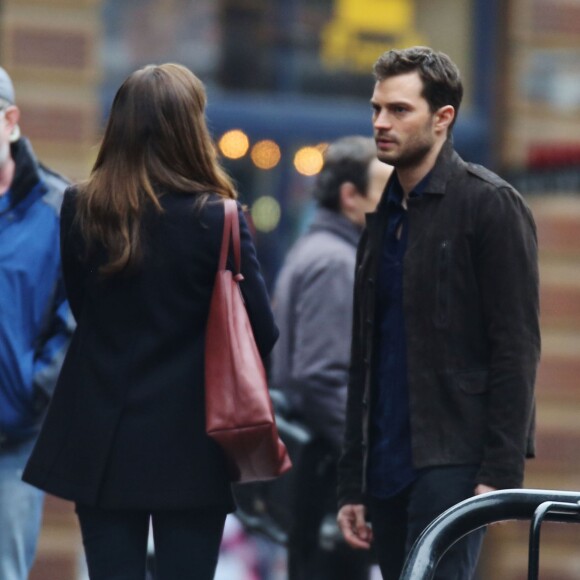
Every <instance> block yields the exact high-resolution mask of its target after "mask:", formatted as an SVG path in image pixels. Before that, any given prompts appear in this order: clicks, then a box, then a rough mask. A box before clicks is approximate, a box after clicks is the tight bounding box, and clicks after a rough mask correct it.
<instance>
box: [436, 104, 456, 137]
mask: <svg viewBox="0 0 580 580" xmlns="http://www.w3.org/2000/svg"><path fill="white" fill-rule="evenodd" d="M453 119H455V107H453V105H445V106H444V107H441V108H440V109H438V110H437V111H436V112H435V129H436V130H437V131H438V132H444V131H447V130H448V129H449V127H450V126H451V123H453Z"/></svg>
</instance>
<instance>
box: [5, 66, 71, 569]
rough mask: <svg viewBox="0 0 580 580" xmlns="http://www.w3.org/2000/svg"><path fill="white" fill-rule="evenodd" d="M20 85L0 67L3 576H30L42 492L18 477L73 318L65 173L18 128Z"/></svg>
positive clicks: (47, 396) (39, 517) (37, 429)
mask: <svg viewBox="0 0 580 580" xmlns="http://www.w3.org/2000/svg"><path fill="white" fill-rule="evenodd" d="M19 118H20V111H19V109H18V107H17V106H16V101H15V97H14V86H13V84H12V81H11V79H10V77H9V76H8V73H7V72H6V71H5V70H4V69H3V68H1V67H0V296H2V299H1V300H0V529H1V530H2V531H1V532H0V578H2V580H25V579H26V578H28V574H29V572H30V569H31V567H32V563H33V561H34V555H35V552H36V544H37V539H38V535H39V533H40V526H41V521H42V506H43V500H44V494H43V493H42V492H41V491H40V490H38V489H36V488H34V487H32V486H30V485H28V484H27V483H24V482H23V481H22V479H21V478H22V470H23V469H24V466H25V464H26V461H27V460H28V457H29V455H30V452H31V450H32V446H33V444H34V441H35V439H36V436H37V435H38V431H39V429H40V424H41V421H42V418H43V416H44V411H45V409H46V406H47V404H48V401H49V399H50V396H51V394H52V391H53V389H54V385H55V382H56V378H57V375H58V371H59V368H60V364H61V362H62V359H63V357H64V352H65V350H66V347H67V345H68V342H69V339H70V334H71V332H72V327H73V326H74V321H73V318H72V315H71V314H70V311H69V308H68V304H67V302H66V299H65V294H64V286H63V282H62V277H61V265H60V253H59V247H58V231H59V212H60V205H61V202H62V194H63V191H64V189H65V188H66V186H67V182H66V181H65V180H64V179H63V178H62V177H61V176H60V175H57V174H56V173H54V172H52V171H50V170H49V169H47V168H46V167H45V166H44V165H42V164H41V163H40V162H39V161H38V160H37V159H36V156H35V155H34V152H33V150H32V147H31V145H30V142H29V141H28V140H27V139H26V138H24V137H21V136H20V130H19V126H18V122H19Z"/></svg>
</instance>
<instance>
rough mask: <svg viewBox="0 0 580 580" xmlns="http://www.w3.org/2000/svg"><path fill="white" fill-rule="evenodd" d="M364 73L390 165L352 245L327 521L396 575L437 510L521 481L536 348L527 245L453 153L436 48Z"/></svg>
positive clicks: (490, 188) (449, 566)
mask: <svg viewBox="0 0 580 580" xmlns="http://www.w3.org/2000/svg"><path fill="white" fill-rule="evenodd" d="M375 78H376V84H375V89H374V93H373V96H372V99H371V104H372V108H373V126H374V134H375V141H376V145H377V155H378V158H379V159H380V160H381V161H384V162H386V163H389V164H391V165H394V166H395V173H394V175H393V177H392V178H391V179H390V181H389V183H388V184H387V189H386V191H385V194H384V195H383V198H382V200H381V203H380V204H379V207H378V210H377V212H376V213H373V214H369V215H367V227H366V230H365V233H364V234H363V237H362V239H361V243H360V244H359V248H358V255H357V270H356V272H357V274H356V281H355V298H354V304H355V311H354V316H353V343H352V360H351V369H350V377H349V395H348V410H347V429H346V435H345V445H344V452H343V456H342V459H341V462H340V465H339V486H338V495H339V505H340V506H341V509H340V511H339V515H338V522H339V525H340V527H341V529H342V531H343V534H344V536H345V538H346V540H347V542H349V544H351V545H352V546H353V547H355V548H361V549H365V548H369V547H370V545H371V543H373V544H374V546H375V548H376V552H377V555H378V558H379V563H380V567H381V571H382V574H383V577H384V578H385V579H391V578H392V579H396V578H398V577H399V574H400V572H401V569H402V566H403V563H404V559H405V557H406V554H407V552H408V550H409V549H410V547H411V546H412V544H413V542H414V540H415V539H416V538H417V536H418V535H419V534H420V533H421V531H422V530H423V529H424V528H425V526H426V525H427V524H429V522H430V521H431V520H432V519H434V518H435V517H436V516H437V515H439V514H440V513H442V512H443V511H445V510H446V509H447V508H449V507H451V506H452V505H454V504H455V503H457V502H459V501H461V500H463V499H466V498H467V497H470V496H472V495H474V494H480V493H485V492H488V491H492V490H494V489H499V488H512V487H519V486H521V485H522V482H523V471H524V459H525V457H526V456H531V455H533V425H534V382H535V373H536V368H537V363H538V360H539V353H540V335H539V323H538V266H537V241H536V231H535V225H534V221H533V218H532V215H531V213H530V211H529V209H528V207H527V206H526V204H525V202H524V201H523V200H522V198H521V196H520V195H519V194H518V193H517V192H516V191H515V190H514V189H513V188H512V187H511V186H510V185H509V184H508V183H506V182H505V181H503V180H502V179H500V178H499V177H498V176H496V175H495V174H493V173H491V172H490V171H488V170H487V169H485V168H483V167H481V166H477V165H473V164H470V163H466V162H464V161H463V160H462V159H461V158H460V157H459V156H458V155H457V153H456V152H455V150H454V149H453V143H452V138H451V129H452V126H453V123H454V121H455V119H456V116H457V111H458V109H459V105H460V103H461V98H462V92H463V89H462V85H461V81H460V78H459V71H458V70H457V67H456V66H455V64H454V63H453V62H452V61H451V60H450V59H449V57H448V56H447V55H445V54H442V53H437V52H434V51H432V50H431V49H428V48H424V47H414V48H410V49H406V50H401V51H394V50H392V51H388V52H386V53H385V54H383V55H382V56H381V57H380V58H379V60H378V61H377V63H376V64H375ZM367 510H368V512H367ZM367 515H368V516H369V517H370V521H371V523H372V531H371V529H370V528H369V527H368V526H367V524H366V519H365V518H366V516H367ZM482 538H483V532H482V531H478V532H475V533H473V534H471V535H470V536H468V537H467V538H464V539H463V540H461V541H460V542H459V543H458V544H456V545H455V546H454V547H453V548H452V549H451V550H450V551H449V552H448V553H447V554H446V555H445V557H444V558H443V559H442V561H441V563H440V565H439V567H438V569H437V572H436V578H438V579H446V580H450V579H457V580H468V579H469V578H471V577H472V575H473V572H474V569H475V567H476V564H477V558H478V554H479V549H480V546H481V541H482Z"/></svg>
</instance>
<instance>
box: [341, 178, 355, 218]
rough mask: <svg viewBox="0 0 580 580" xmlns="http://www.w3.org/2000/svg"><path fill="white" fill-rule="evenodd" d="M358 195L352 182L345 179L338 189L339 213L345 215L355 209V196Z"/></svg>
mask: <svg viewBox="0 0 580 580" xmlns="http://www.w3.org/2000/svg"><path fill="white" fill-rule="evenodd" d="M357 195H358V191H357V189H356V187H355V185H354V183H352V182H350V181H345V182H344V183H343V184H341V186H340V189H339V206H340V211H341V213H343V214H345V215H347V216H348V215H350V214H351V213H352V211H353V210H354V209H355V203H356V202H355V197H356V196H357Z"/></svg>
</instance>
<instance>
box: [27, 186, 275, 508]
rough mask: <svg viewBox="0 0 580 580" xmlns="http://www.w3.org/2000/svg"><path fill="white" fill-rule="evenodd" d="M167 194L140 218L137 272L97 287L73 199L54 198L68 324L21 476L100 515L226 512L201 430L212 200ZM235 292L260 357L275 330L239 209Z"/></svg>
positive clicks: (98, 259) (216, 222)
mask: <svg viewBox="0 0 580 580" xmlns="http://www.w3.org/2000/svg"><path fill="white" fill-rule="evenodd" d="M194 202H195V196H194V195H186V194H180V193H167V194H165V195H163V196H162V197H161V203H162V206H163V208H164V210H165V211H164V212H163V213H157V212H155V211H154V210H153V209H150V210H149V211H147V212H146V214H145V218H144V220H143V227H142V239H143V244H144V246H143V247H144V259H143V262H142V265H141V266H140V267H139V268H138V269H136V270H135V271H133V272H132V273H129V274H118V275H114V276H112V277H109V278H106V279H102V278H101V277H100V276H99V275H98V272H97V269H98V266H99V265H100V264H101V263H102V259H103V255H102V253H101V255H100V256H99V255H98V252H94V253H93V254H92V257H90V258H89V259H88V260H84V259H83V256H84V254H85V245H84V242H83V239H82V237H81V235H80V232H79V231H78V229H77V228H76V226H75V223H74V216H75V191H74V190H72V189H70V190H68V191H67V192H66V194H65V200H64V203H63V207H62V215H61V224H62V227H61V254H62V264H63V273H64V279H65V285H66V290H67V294H68V298H69V301H70V305H71V308H72V311H73V314H74V315H75V318H76V320H77V323H78V326H77V329H76V331H75V334H74V336H73V339H72V342H71V345H70V348H69V351H68V354H67V357H66V359H65V362H64V365H63V369H62V372H61V375H60V378H59V381H58V384H57V386H56V390H55V393H54V397H53V400H52V402H51V405H50V408H49V411H48V415H47V417H46V420H45V423H44V426H43V429H42V431H41V433H40V436H39V439H38V442H37V444H36V447H35V449H34V452H33V453H32V456H31V458H30V461H29V462H28V465H27V467H26V470H25V473H24V480H25V481H27V482H29V483H31V484H33V485H35V486H37V487H40V488H41V489H44V490H45V491H47V492H49V493H52V494H54V495H57V496H60V497H62V498H65V499H69V500H73V501H76V502H79V503H82V504H88V505H99V506H101V507H106V508H145V509H173V508H196V507H202V508H205V507H213V508H217V509H222V508H223V509H224V510H231V509H232V508H233V501H232V496H231V491H230V485H229V481H228V477H227V474H226V467H225V462H224V458H223V454H222V452H221V449H220V448H219V447H218V446H217V444H215V443H214V442H213V440H211V439H210V438H208V437H207V435H206V433H205V411H204V334H205V327H206V322H207V315H208V310H209V302H210V298H211V292H212V288H213V284H214V278H215V274H216V270H217V264H218V255H219V249H220V244H221V237H222V231H223V221H224V218H223V215H224V211H223V204H222V203H220V198H219V196H217V195H212V196H211V197H210V200H209V201H208V203H207V204H206V205H205V206H204V207H203V209H201V211H199V212H198V210H196V209H195V207H194ZM239 216H240V225H241V238H242V273H243V276H244V281H243V282H242V291H243V294H244V298H245V301H246V307H247V309H248V313H249V316H250V320H251V323H252V327H253V330H254V334H255V337H256V342H257V344H258V348H259V349H260V352H261V354H262V356H266V355H267V354H268V353H269V351H270V350H271V348H272V347H273V345H274V343H275V341H276V339H277V336H278V330H277V328H276V326H275V324H274V320H273V316H272V312H271V310H270V304H269V299H268V295H267V292H266V287H265V284H264V280H263V278H262V276H261V274H260V268H259V265H258V261H257V259H256V252H255V249H254V246H253V243H252V239H251V235H250V232H249V230H248V226H247V224H246V222H245V220H244V218H243V214H242V211H241V208H240V209H239Z"/></svg>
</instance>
